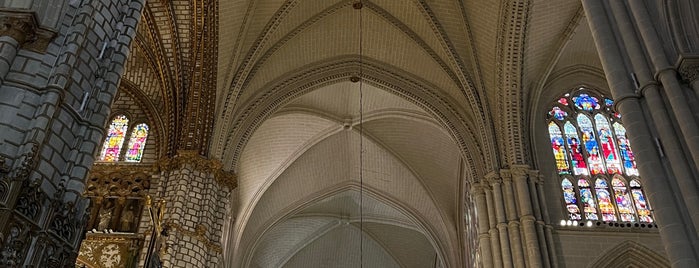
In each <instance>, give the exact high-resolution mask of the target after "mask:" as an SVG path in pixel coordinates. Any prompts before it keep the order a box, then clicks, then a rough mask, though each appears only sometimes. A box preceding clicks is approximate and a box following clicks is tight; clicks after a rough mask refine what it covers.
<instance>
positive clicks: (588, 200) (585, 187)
mask: <svg viewBox="0 0 699 268" xmlns="http://www.w3.org/2000/svg"><path fill="white" fill-rule="evenodd" d="M578 189H579V191H580V202H581V203H582V205H583V212H585V219H588V220H595V221H596V220H598V219H599V218H598V217H597V206H596V205H595V198H594V197H593V196H592V191H591V190H590V184H589V183H588V182H587V180H585V179H580V180H578Z"/></svg>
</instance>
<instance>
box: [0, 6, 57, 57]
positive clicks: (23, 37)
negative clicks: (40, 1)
mask: <svg viewBox="0 0 699 268" xmlns="http://www.w3.org/2000/svg"><path fill="white" fill-rule="evenodd" d="M0 36H10V37H12V38H13V39H15V40H17V42H18V43H19V45H20V47H21V48H24V49H28V50H31V51H34V52H37V53H44V52H46V48H47V47H48V45H49V43H51V41H52V40H53V38H54V37H56V32H55V31H53V30H50V29H48V28H44V27H41V25H40V24H39V21H38V19H37V16H36V13H34V12H32V11H26V10H16V9H6V8H2V9H0Z"/></svg>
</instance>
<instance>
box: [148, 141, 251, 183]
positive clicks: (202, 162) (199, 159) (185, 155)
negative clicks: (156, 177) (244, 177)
mask: <svg viewBox="0 0 699 268" xmlns="http://www.w3.org/2000/svg"><path fill="white" fill-rule="evenodd" d="M185 164H187V165H190V167H191V168H193V169H195V170H199V171H201V172H204V173H208V174H212V175H214V179H215V180H216V182H217V183H218V184H219V185H222V186H225V187H228V189H235V188H236V187H238V180H237V178H236V176H235V174H233V172H230V171H224V170H223V165H222V164H221V162H220V161H218V160H215V159H214V160H212V159H207V158H204V157H203V156H201V155H199V153H198V152H197V151H195V150H180V151H177V155H175V156H174V157H172V158H163V159H161V160H160V161H158V163H157V164H156V165H157V167H158V169H159V170H160V171H173V170H175V169H180V168H182V167H183V166H184V165H185Z"/></svg>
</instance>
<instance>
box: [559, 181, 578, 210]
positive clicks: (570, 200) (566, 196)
mask: <svg viewBox="0 0 699 268" xmlns="http://www.w3.org/2000/svg"><path fill="white" fill-rule="evenodd" d="M561 188H562V189H563V200H565V202H566V209H568V216H569V217H570V219H572V220H580V219H581V216H580V208H579V207H578V201H577V199H576V198H575V190H574V189H573V183H571V182H570V180H568V179H563V182H561Z"/></svg>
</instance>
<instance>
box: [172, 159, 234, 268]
mask: <svg viewBox="0 0 699 268" xmlns="http://www.w3.org/2000/svg"><path fill="white" fill-rule="evenodd" d="M159 166H160V168H161V170H162V173H161V174H162V176H163V180H164V182H163V183H162V190H163V191H164V196H163V197H162V199H163V200H165V206H166V210H165V213H164V216H163V226H164V228H165V230H167V233H168V235H167V237H166V239H165V244H166V245H165V248H166V250H165V251H164V256H161V259H162V260H163V266H164V267H216V265H218V264H219V263H220V262H221V261H222V247H221V244H220V241H221V233H222V228H223V225H224V220H225V219H226V216H227V215H226V206H227V204H228V200H229V193H230V189H232V188H234V187H235V178H234V177H233V175H232V174H230V173H227V172H224V171H222V170H221V164H220V162H218V161H214V160H209V159H206V158H204V157H202V156H199V154H198V153H197V152H196V151H179V152H178V154H177V155H176V156H175V157H173V158H171V159H166V160H163V161H162V162H161V163H160V164H159Z"/></svg>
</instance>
